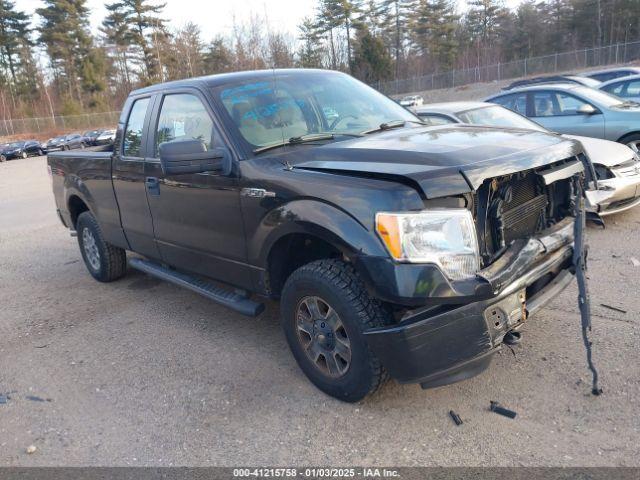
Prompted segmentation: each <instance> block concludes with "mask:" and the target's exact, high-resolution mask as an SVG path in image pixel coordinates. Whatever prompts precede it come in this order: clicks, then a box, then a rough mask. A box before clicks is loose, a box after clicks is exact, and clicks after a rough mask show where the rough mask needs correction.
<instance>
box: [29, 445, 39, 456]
mask: <svg viewBox="0 0 640 480" xmlns="http://www.w3.org/2000/svg"><path fill="white" fill-rule="evenodd" d="M36 450H38V449H37V448H36V446H35V445H29V446H28V447H27V453H28V454H29V455H31V454H32V453H36Z"/></svg>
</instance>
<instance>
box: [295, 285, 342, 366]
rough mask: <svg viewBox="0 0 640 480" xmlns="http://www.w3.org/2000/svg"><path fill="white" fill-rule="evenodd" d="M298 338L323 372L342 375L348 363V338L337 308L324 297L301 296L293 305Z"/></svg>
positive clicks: (312, 360) (314, 363)
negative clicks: (294, 306)
mask: <svg viewBox="0 0 640 480" xmlns="http://www.w3.org/2000/svg"><path fill="white" fill-rule="evenodd" d="M296 331H297V333H298V340H299V341H300V344H301V345H302V348H303V349H304V352H305V354H306V355H307V357H308V358H309V360H311V363H312V364H313V365H314V366H315V367H316V368H317V369H318V370H319V371H320V372H322V373H323V374H324V375H327V376H329V377H332V378H337V377H341V376H343V375H344V374H346V373H347V371H348V370H349V365H350V364H351V342H350V340H349V336H348V335H347V331H346V329H345V328H344V325H343V324H342V320H341V319H340V316H339V315H338V314H337V312H336V311H335V310H334V309H333V308H332V307H331V306H330V305H329V304H328V303H327V302H326V301H324V300H323V299H321V298H320V297H316V296H309V297H304V298H303V299H302V300H300V302H299V303H298V307H297V309H296Z"/></svg>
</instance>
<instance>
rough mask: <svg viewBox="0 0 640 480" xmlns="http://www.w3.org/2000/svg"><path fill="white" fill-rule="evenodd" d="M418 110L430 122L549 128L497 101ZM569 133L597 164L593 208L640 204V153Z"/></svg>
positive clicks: (602, 212) (601, 210)
mask: <svg viewBox="0 0 640 480" xmlns="http://www.w3.org/2000/svg"><path fill="white" fill-rule="evenodd" d="M416 113H417V114H418V116H419V117H420V118H421V119H422V120H423V121H424V122H425V123H427V124H430V125H433V124H443V123H466V124H472V125H487V126H492V127H500V128H518V129H526V130H537V131H543V132H549V130H547V129H546V128H544V127H543V126H541V125H539V124H537V123H536V122H534V121H532V120H529V119H528V118H526V117H523V116H522V115H520V114H519V113H516V112H514V111H512V110H509V109H508V108H505V107H502V106H500V105H496V104H494V103H484V102H448V103H434V104H430V105H423V106H422V107H420V108H418V109H417V111H416ZM549 133H551V132H549ZM565 137H566V138H570V139H572V140H577V141H579V142H580V143H581V144H582V146H583V147H584V150H585V153H586V154H587V155H588V156H589V158H590V159H591V162H592V163H593V165H594V167H595V171H596V177H597V179H598V187H599V189H598V190H593V191H591V192H590V195H589V196H588V198H589V199H590V201H592V202H593V211H595V212H597V213H599V214H600V215H603V216H604V215H611V214H613V213H619V212H622V211H624V210H628V209H630V208H633V207H635V206H637V205H640V158H639V157H638V154H637V153H635V152H634V151H633V150H631V149H630V148H629V147H627V146H626V145H622V144H620V143H616V142H611V141H609V140H601V139H599V138H592V137H581V136H577V135H565Z"/></svg>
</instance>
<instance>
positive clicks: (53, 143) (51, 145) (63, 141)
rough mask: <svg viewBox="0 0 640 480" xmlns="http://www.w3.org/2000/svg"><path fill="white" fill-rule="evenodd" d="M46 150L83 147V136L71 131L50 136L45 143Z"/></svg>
mask: <svg viewBox="0 0 640 480" xmlns="http://www.w3.org/2000/svg"><path fill="white" fill-rule="evenodd" d="M45 147H46V149H47V151H48V152H53V151H55V150H72V149H74V148H84V147H85V143H84V137H83V136H82V135H81V134H80V133H71V134H69V135H62V136H60V137H55V138H51V139H49V140H48V141H47V143H46V144H45Z"/></svg>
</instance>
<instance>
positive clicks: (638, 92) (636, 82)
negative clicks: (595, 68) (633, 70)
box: [598, 74, 640, 102]
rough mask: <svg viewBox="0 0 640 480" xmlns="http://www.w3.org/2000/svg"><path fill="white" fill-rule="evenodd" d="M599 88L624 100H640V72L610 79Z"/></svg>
mask: <svg viewBox="0 0 640 480" xmlns="http://www.w3.org/2000/svg"><path fill="white" fill-rule="evenodd" d="M598 88H599V89H600V90H602V91H605V92H607V93H610V94H612V95H615V96H616V97H620V98H622V99H623V100H626V101H632V102H640V74H638V75H629V76H628V77H620V78H616V79H614V80H609V81H608V82H604V83H601V84H600V86H599V87H598Z"/></svg>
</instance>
